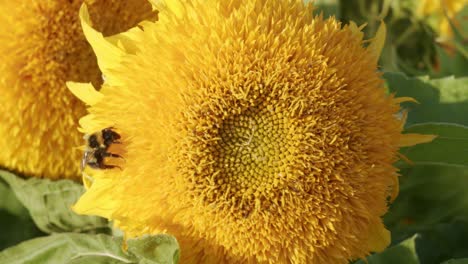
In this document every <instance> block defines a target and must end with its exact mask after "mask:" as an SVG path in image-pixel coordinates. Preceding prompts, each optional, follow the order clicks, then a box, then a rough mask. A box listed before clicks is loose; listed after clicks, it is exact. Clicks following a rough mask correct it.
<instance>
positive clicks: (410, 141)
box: [399, 134, 437, 147]
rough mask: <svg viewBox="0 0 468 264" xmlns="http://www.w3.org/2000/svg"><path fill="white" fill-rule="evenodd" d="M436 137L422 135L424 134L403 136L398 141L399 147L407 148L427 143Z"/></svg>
mask: <svg viewBox="0 0 468 264" xmlns="http://www.w3.org/2000/svg"><path fill="white" fill-rule="evenodd" d="M436 137H437V135H424V134H403V135H401V139H400V144H399V146H400V147H409V146H414V145H417V144H421V143H429V142H431V141H432V140H434V139H435V138H436Z"/></svg>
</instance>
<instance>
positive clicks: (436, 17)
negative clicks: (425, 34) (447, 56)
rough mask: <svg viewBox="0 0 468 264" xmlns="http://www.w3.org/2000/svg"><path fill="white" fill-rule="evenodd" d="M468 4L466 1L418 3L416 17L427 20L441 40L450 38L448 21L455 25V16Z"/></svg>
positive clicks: (450, 28) (441, 0) (452, 0)
mask: <svg viewBox="0 0 468 264" xmlns="http://www.w3.org/2000/svg"><path fill="white" fill-rule="evenodd" d="M467 4H468V2H467V1H466V0H423V1H420V2H419V6H418V8H417V15H418V16H419V17H421V18H423V19H425V20H428V21H429V22H430V24H431V26H433V28H434V29H435V30H436V32H437V33H438V35H439V36H440V39H441V40H447V39H450V38H452V36H453V31H452V27H451V25H450V21H451V22H452V23H454V25H457V22H456V21H455V16H456V14H457V13H458V12H460V11H461V10H462V9H463V8H464V7H465V6H466V5H467Z"/></svg>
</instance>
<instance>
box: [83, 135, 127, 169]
mask: <svg viewBox="0 0 468 264" xmlns="http://www.w3.org/2000/svg"><path fill="white" fill-rule="evenodd" d="M85 139H86V144H87V150H86V151H85V153H84V155H83V159H82V160H81V170H83V169H84V168H85V167H86V166H90V167H91V168H94V169H113V168H120V167H119V166H116V165H108V164H105V163H104V158H107V157H114V158H121V156H120V155H118V154H114V153H110V152H108V150H109V147H110V146H111V145H112V144H120V141H118V140H119V139H120V135H119V134H118V133H117V132H115V131H114V130H113V128H112V127H108V128H105V129H103V130H101V131H100V132H96V133H94V134H91V135H89V136H85Z"/></svg>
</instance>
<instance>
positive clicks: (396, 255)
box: [358, 236, 419, 264]
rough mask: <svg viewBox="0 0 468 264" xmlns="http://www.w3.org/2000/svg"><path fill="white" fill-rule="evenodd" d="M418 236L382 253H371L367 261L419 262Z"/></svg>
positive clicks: (388, 263)
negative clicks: (417, 252) (416, 242)
mask: <svg viewBox="0 0 468 264" xmlns="http://www.w3.org/2000/svg"><path fill="white" fill-rule="evenodd" d="M416 238H417V236H413V237H411V238H409V239H407V240H405V241H403V242H401V243H399V244H397V245H395V246H392V247H389V248H387V249H386V250H384V251H383V252H381V253H377V254H374V255H371V256H369V257H367V262H368V263H369V264H395V263H401V264H419V259H418V255H417V254H416V245H415V240H416ZM358 263H360V264H364V263H365V262H364V261H362V260H361V261H359V262H358Z"/></svg>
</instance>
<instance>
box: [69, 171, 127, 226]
mask: <svg viewBox="0 0 468 264" xmlns="http://www.w3.org/2000/svg"><path fill="white" fill-rule="evenodd" d="M113 188H114V187H113V186H112V180H110V179H108V180H106V179H102V178H100V179H99V180H94V181H93V183H92V184H91V186H89V189H88V191H87V192H85V193H84V194H83V195H82V196H81V197H80V200H79V202H78V203H76V204H75V205H74V206H73V207H72V208H73V210H74V211H75V212H76V213H79V214H89V215H101V216H103V217H105V218H108V219H112V212H113V211H115V209H116V208H117V207H118V203H117V201H116V200H113V199H112V197H110V196H108V195H106V194H107V193H109V192H112V189H113ZM96 200H99V201H100V202H99V204H94V205H93V201H96Z"/></svg>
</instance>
